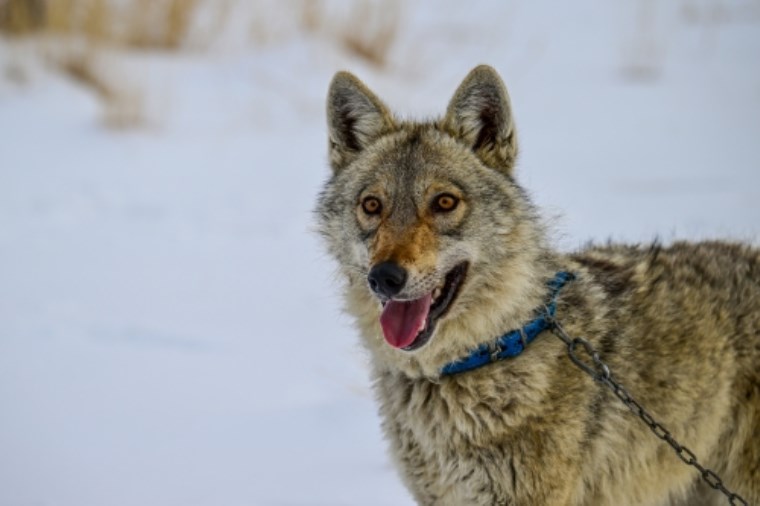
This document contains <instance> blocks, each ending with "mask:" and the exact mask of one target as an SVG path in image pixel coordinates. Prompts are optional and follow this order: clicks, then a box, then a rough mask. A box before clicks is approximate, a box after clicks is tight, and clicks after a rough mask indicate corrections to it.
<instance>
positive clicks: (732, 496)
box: [550, 318, 749, 506]
mask: <svg viewBox="0 0 760 506" xmlns="http://www.w3.org/2000/svg"><path fill="white" fill-rule="evenodd" d="M550 324H551V330H552V332H553V333H554V334H555V335H556V336H557V337H559V338H560V339H561V340H562V342H564V343H565V345H566V346H567V353H568V355H569V357H570V360H572V361H573V363H574V364H575V365H577V366H578V367H579V368H580V369H581V370H583V371H584V372H585V373H586V374H588V375H589V376H591V377H592V378H594V380H596V381H597V382H598V383H601V384H602V385H604V386H606V387H607V388H609V389H610V390H612V392H613V393H614V394H615V396H616V397H617V398H618V399H620V400H621V401H622V402H623V404H625V405H626V406H627V407H628V409H630V410H631V411H633V413H634V414H635V415H636V416H638V417H639V418H640V419H641V420H642V421H643V422H644V423H645V424H646V425H647V427H649V429H650V430H651V431H652V433H654V435H655V436H657V437H658V438H659V439H661V440H663V441H665V442H666V443H668V444H669V445H670V446H671V447H672V448H673V450H674V451H675V453H676V455H677V456H678V458H679V459H681V460H682V461H683V462H684V463H685V464H687V465H689V466H692V467H694V468H695V469H697V470H698V471H699V473H700V476H701V477H702V479H703V480H704V481H705V483H707V484H708V485H709V486H710V487H712V488H713V489H715V490H718V491H720V492H721V493H722V494H723V495H725V496H726V497H727V498H728V503H729V504H732V505H742V506H749V504H748V503H747V501H746V500H744V498H742V497H741V496H740V495H739V494H737V493H735V492H732V491H731V490H729V489H728V488H726V486H725V485H724V484H723V480H721V479H720V476H718V475H717V474H715V472H713V471H712V470H710V469H707V468H706V467H704V466H702V464H700V463H699V461H698V460H697V456H696V455H694V452H692V451H691V450H689V449H688V448H686V447H685V446H683V445H682V444H679V443H678V441H676V440H675V438H674V437H673V436H672V435H671V434H670V431H668V429H666V428H665V427H664V426H663V425H662V424H661V423H659V422H657V421H656V420H655V419H654V417H652V415H650V414H649V413H648V412H647V411H646V410H645V409H644V408H643V407H642V406H641V404H639V403H638V402H636V400H635V399H634V398H633V397H632V396H631V394H629V393H628V391H627V390H626V389H625V388H623V386H622V385H621V384H620V383H618V382H617V381H616V380H615V379H614V378H613V376H612V373H611V372H610V368H609V367H608V366H607V364H605V363H604V361H602V359H601V358H600V357H599V353H598V352H597V351H596V350H595V349H594V347H593V346H592V345H591V343H589V342H588V341H586V340H585V339H582V338H580V337H576V338H571V337H570V336H569V335H568V334H567V332H565V329H563V328H562V325H560V324H559V322H558V321H556V320H554V319H553V318H552V320H551V321H550ZM579 347H580V349H582V350H583V351H585V352H586V354H587V355H588V356H590V357H591V363H588V362H584V361H583V359H581V358H580V357H579V356H578V355H577V353H576V350H578V349H579Z"/></svg>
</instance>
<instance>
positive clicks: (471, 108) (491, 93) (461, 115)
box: [443, 65, 517, 174]
mask: <svg viewBox="0 0 760 506" xmlns="http://www.w3.org/2000/svg"><path fill="white" fill-rule="evenodd" d="M443 125H444V128H445V129H446V130H447V131H448V132H449V133H450V134H451V135H453V136H454V137H456V138H458V139H460V140H462V141H463V142H464V143H465V144H467V145H468V146H469V147H470V149H472V151H473V152H474V153H475V154H476V155H477V156H478V158H480V159H481V160H482V161H483V163H485V164H486V165H488V166H489V167H493V168H494V169H498V170H501V171H504V172H506V173H507V174H509V173H510V172H511V171H512V167H513V166H514V163H515V158H516V157H517V136H516V135H515V127H514V121H513V119H512V107H511V105H510V103H509V94H508V93H507V88H506V86H504V82H502V80H501V77H499V74H498V73H496V71H495V70H494V69H493V68H491V67H489V66H488V65H480V66H478V67H475V68H474V69H473V70H471V71H470V73H469V74H467V77H465V78H464V81H462V84H460V85H459V88H457V91H456V92H455V93H454V97H453V98H452V99H451V102H449V107H448V109H447V110H446V117H445V118H444V120H443Z"/></svg>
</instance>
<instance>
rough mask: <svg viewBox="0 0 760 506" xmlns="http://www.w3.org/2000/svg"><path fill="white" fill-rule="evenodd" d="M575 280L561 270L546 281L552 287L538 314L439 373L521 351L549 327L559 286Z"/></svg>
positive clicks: (464, 369) (463, 369)
mask: <svg viewBox="0 0 760 506" xmlns="http://www.w3.org/2000/svg"><path fill="white" fill-rule="evenodd" d="M573 279H575V275H574V274H572V273H570V272H564V271H560V272H558V273H557V274H556V275H555V276H554V279H552V280H551V281H549V283H547V285H548V287H549V289H550V290H551V298H550V299H549V303H548V304H546V306H544V307H543V308H541V313H540V314H539V315H538V317H537V318H536V319H534V320H532V321H530V322H529V323H527V324H526V325H525V326H524V327H522V328H519V329H516V330H512V331H510V332H507V333H506V334H504V335H503V336H501V337H500V338H499V339H497V340H496V342H495V343H493V344H481V345H480V346H478V347H477V348H476V349H475V350H473V351H472V352H471V353H470V354H469V355H468V356H466V357H464V358H462V359H459V360H457V361H456V362H450V363H448V364H446V365H445V366H444V367H443V369H441V376H451V375H452V374H459V373H462V372H467V371H472V370H473V369H477V368H478V367H482V366H484V365H487V364H490V363H492V362H496V361H498V360H504V359H505V358H510V357H516V356H517V355H519V354H520V353H522V352H523V351H524V350H525V348H526V347H527V346H528V344H529V343H530V342H531V341H533V339H535V338H536V336H538V335H539V334H540V333H541V332H543V331H544V330H547V329H549V328H550V327H551V320H552V319H553V318H554V313H555V312H556V311H557V297H558V296H559V292H560V291H561V290H562V287H564V286H565V284H566V283H567V282H568V281H572V280H573Z"/></svg>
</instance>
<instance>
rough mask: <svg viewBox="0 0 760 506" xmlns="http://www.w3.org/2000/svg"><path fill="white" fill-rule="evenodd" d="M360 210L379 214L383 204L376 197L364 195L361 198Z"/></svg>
mask: <svg viewBox="0 0 760 506" xmlns="http://www.w3.org/2000/svg"><path fill="white" fill-rule="evenodd" d="M362 210H364V212H365V213H367V214H370V215H375V214H380V211H382V210H383V205H382V204H381V203H380V200H378V199H377V197H365V198H364V200H362Z"/></svg>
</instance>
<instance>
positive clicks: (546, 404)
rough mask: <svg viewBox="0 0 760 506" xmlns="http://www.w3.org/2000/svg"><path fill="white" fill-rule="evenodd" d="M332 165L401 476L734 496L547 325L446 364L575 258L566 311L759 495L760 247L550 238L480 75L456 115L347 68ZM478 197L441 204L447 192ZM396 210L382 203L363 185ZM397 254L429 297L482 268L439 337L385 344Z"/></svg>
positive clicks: (626, 494) (542, 295)
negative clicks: (419, 109)
mask: <svg viewBox="0 0 760 506" xmlns="http://www.w3.org/2000/svg"><path fill="white" fill-rule="evenodd" d="M327 111H328V122H329V134H330V148H329V150H330V161H331V165H332V169H333V174H332V177H331V178H330V179H329V181H328V182H327V184H326V186H325V189H324V192H323V193H322V195H321V197H320V200H319V204H318V215H319V220H320V226H321V232H322V233H323V235H324V236H325V237H326V239H327V244H328V247H329V250H330V252H331V253H332V254H333V255H334V256H335V257H336V258H337V260H338V262H339V264H340V266H341V269H342V272H343V273H344V274H345V279H346V284H345V296H346V301H347V307H348V310H349V312H350V313H352V314H353V315H354V316H355V317H356V321H357V324H358V328H359V330H360V333H361V337H362V342H363V344H364V345H365V346H366V348H367V349H368V350H369V352H370V356H371V358H372V375H373V378H374V384H375V389H376V393H377V397H378V400H379V403H380V412H381V415H382V417H383V427H384V429H385V433H386V435H387V437H388V439H389V440H390V444H391V448H392V453H393V455H394V457H395V460H396V462H397V464H398V467H399V469H400V472H401V475H402V477H403V479H404V481H405V482H406V484H407V486H408V487H409V489H410V490H411V492H412V494H413V495H414V497H415V498H416V500H417V501H418V502H419V503H420V504H423V505H483V506H492V505H495V504H518V505H523V504H525V505H527V504H531V505H532V504H548V505H581V504H591V505H596V504H610V505H626V504H631V505H633V504H635V505H639V504H645V505H661V504H663V505H664V504H696V503H697V502H698V501H704V504H711V503H713V502H714V503H716V504H720V503H721V501H724V500H725V499H724V498H721V497H720V496H717V495H716V494H715V493H714V492H713V491H711V490H709V489H707V488H706V487H705V486H704V485H701V484H700V483H699V477H698V473H697V472H695V470H694V469H693V468H691V467H687V466H686V465H684V464H683V463H682V462H681V461H680V460H679V459H678V458H677V457H676V456H675V455H674V454H673V452H672V450H671V449H670V448H669V447H668V446H667V445H666V444H664V443H663V442H661V441H659V440H658V439H656V438H655V437H654V436H653V435H652V434H651V433H650V432H649V429H648V428H647V427H646V426H645V425H644V424H643V423H642V422H641V420H639V419H638V418H637V417H635V416H634V415H632V414H631V413H630V412H629V411H628V409H627V408H626V407H625V406H624V405H622V404H621V402H620V401H619V400H618V399H617V398H615V397H614V395H613V394H611V393H610V392H609V391H607V390H605V389H603V388H602V387H601V386H600V385H598V384H597V383H595V382H594V381H593V380H592V379H591V378H590V377H589V376H587V375H585V374H584V373H583V372H582V371H580V370H579V369H578V368H576V367H575V366H574V365H573V364H572V363H571V362H570V361H569V359H568V358H567V355H566V350H565V346H564V345H563V344H562V343H561V342H560V341H559V340H558V339H557V338H555V337H554V336H552V335H551V334H550V333H548V332H545V333H543V334H542V335H540V336H539V337H538V338H537V339H536V341H534V342H533V343H532V344H531V345H530V346H528V348H527V350H526V351H525V352H524V353H523V354H522V355H520V356H518V357H516V358H514V359H511V360H504V361H501V362H497V363H494V364H491V365H488V366H485V367H482V368H480V369H477V370H475V371H471V372H467V373H463V374H460V375H455V376H447V377H440V375H439V371H440V369H441V367H442V366H443V365H445V364H447V363H448V362H451V361H453V360H455V359H458V358H461V357H463V356H465V355H466V354H467V353H468V351H469V350H471V349H473V348H474V347H476V346H477V345H479V344H481V343H487V342H492V341H493V340H495V339H496V337H498V336H500V335H502V334H503V333H505V332H506V331H509V330H512V329H515V328H519V327H521V326H522V325H524V324H525V322H527V321H529V320H530V319H531V318H532V317H533V315H534V312H535V310H536V308H538V307H540V306H541V304H543V303H544V302H545V301H546V297H547V293H548V289H547V288H546V282H547V280H549V279H550V278H551V277H552V276H553V275H554V273H555V272H557V271H558V270H567V271H572V272H574V273H576V274H577V279H576V280H575V281H573V282H572V283H570V284H569V285H568V286H567V287H566V288H565V289H564V290H563V292H562V294H561V297H560V299H559V304H558V310H557V317H558V319H559V320H560V321H561V322H562V323H563V325H564V326H565V328H566V329H567V331H568V333H569V334H570V335H572V336H582V337H585V338H586V339H588V340H589V341H590V342H591V343H592V344H593V346H594V347H596V349H597V350H599V352H600V354H601V356H602V358H603V359H604V360H605V361H606V362H607V363H608V364H609V365H610V367H611V369H612V370H613V373H614V375H615V377H616V378H617V379H618V380H619V381H620V382H621V383H622V384H623V385H624V386H625V387H626V388H627V389H628V391H629V392H630V393H631V394H632V395H633V396H634V397H635V398H636V399H637V400H639V401H640V402H641V403H642V404H643V405H644V406H645V407H646V408H647V409H648V410H650V411H651V413H652V414H653V415H654V416H655V417H656V418H657V420H659V421H661V422H662V423H663V424H664V425H665V426H666V427H667V428H668V429H670V430H671V431H672V433H673V435H674V437H675V438H676V439H677V440H678V441H680V442H682V443H683V444H685V445H687V446H688V447H689V448H690V449H691V450H693V451H694V452H695V454H696V455H697V456H698V457H699V458H700V461H701V462H702V463H703V464H704V465H706V466H708V467H711V468H712V469H714V470H715V471H716V472H717V473H719V474H720V476H721V477H722V478H723V479H724V480H725V482H726V485H727V486H728V487H729V488H732V489H734V490H735V491H737V492H738V493H740V494H741V495H743V497H744V498H745V499H747V500H748V501H749V502H750V504H760V251H758V249H755V248H752V247H750V246H747V245H741V244H732V243H724V242H704V243H699V244H689V243H675V244H673V245H671V246H669V247H660V246H658V245H656V244H655V245H653V246H647V247H641V246H616V245H610V246H606V247H590V248H588V249H586V250H583V251H580V252H578V253H576V254H573V255H564V254H561V253H559V252H556V251H554V250H552V249H551V248H550V247H549V246H548V242H547V240H546V238H545V229H544V228H543V227H542V225H541V222H540V220H539V218H538V216H537V213H536V210H535V208H534V207H533V205H532V204H531V202H530V200H529V199H528V197H527V195H526V193H525V192H524V191H523V190H522V189H521V188H520V186H518V185H517V183H516V182H515V180H514V176H513V165H514V160H515V156H516V153H517V145H516V136H515V129H514V123H513V119H512V114H511V111H510V105H509V98H508V95H507V92H506V88H505V87H504V85H503V83H502V82H501V80H500V78H499V76H498V75H497V74H496V72H495V71H494V70H493V69H491V68H490V67H486V66H480V67H477V68H476V69H474V70H473V71H472V72H471V73H470V74H469V75H468V76H467V78H466V79H465V80H464V82H463V83H462V84H461V86H460V87H459V89H458V90H457V91H456V93H455V95H454V97H453V99H452V101H451V103H450V105H449V107H448V109H447V112H446V115H445V117H444V118H443V119H442V120H440V121H437V122H428V123H414V122H405V121H400V120H398V119H396V118H395V117H393V116H392V115H391V113H390V112H389V111H388V109H387V108H386V107H385V106H384V105H383V103H382V102H381V101H380V100H379V99H378V98H377V97H376V96H375V95H374V94H372V93H371V92H370V91H369V90H368V89H367V88H366V87H365V86H364V85H363V84H362V83H361V82H360V81H359V80H358V79H356V78H355V77H354V76H352V75H350V74H348V73H344V72H341V73H338V74H337V75H336V76H335V78H334V79H333V82H332V84H331V87H330V92H329V97H328V104H327ZM442 191H446V192H451V193H455V195H456V196H457V197H459V198H460V199H461V202H460V205H459V207H457V208H456V210H455V211H454V212H451V213H446V214H441V213H435V212H433V211H431V210H430V207H429V202H430V199H431V198H433V196H434V195H436V194H438V193H439V192H442ZM368 194H370V195H373V196H374V197H377V198H379V199H380V201H381V202H382V205H383V211H382V213H381V214H380V215H378V216H367V215H366V213H364V212H363V211H362V208H361V199H362V198H363V197H364V196H365V195H368ZM388 260H392V261H394V262H396V263H398V264H399V265H401V266H402V267H404V268H405V269H406V270H407V272H408V275H409V279H408V281H407V282H406V285H405V287H404V290H403V291H402V293H401V296H403V297H405V298H410V299H411V298H417V297H420V296H421V295H422V294H423V293H425V292H428V291H429V290H431V289H432V288H433V287H434V286H436V285H440V284H441V282H442V277H443V276H444V274H445V273H446V272H447V271H449V270H450V269H451V268H452V266H454V265H455V264H457V263H459V262H462V261H467V262H469V271H468V273H467V277H466V281H465V283H464V284H463V285H462V287H461V291H460V293H459V296H458V298H457V300H456V301H455V302H454V303H453V305H452V306H451V308H450V310H449V312H448V314H447V315H446V316H445V317H444V318H443V319H441V321H440V322H438V326H437V329H436V331H435V333H434V335H433V336H432V338H431V340H430V341H429V342H428V343H427V344H426V345H425V346H423V347H421V348H420V349H418V350H416V351H413V352H408V351H403V350H400V349H396V348H393V347H392V346H390V345H388V344H387V343H386V342H385V340H384V339H383V334H382V331H381V327H380V325H379V324H378V318H379V316H380V313H381V309H382V308H381V305H380V302H379V301H378V299H377V298H376V297H375V296H374V295H373V293H372V292H371V291H370V289H369V288H368V283H367V274H368V271H369V270H370V268H371V267H372V266H373V265H375V264H377V263H379V262H383V261H388Z"/></svg>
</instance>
